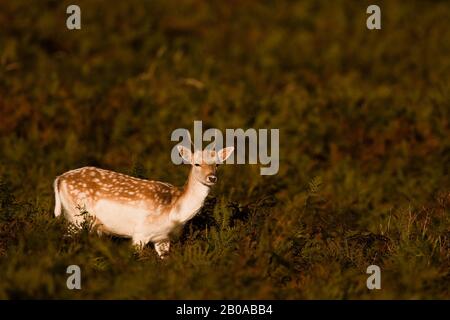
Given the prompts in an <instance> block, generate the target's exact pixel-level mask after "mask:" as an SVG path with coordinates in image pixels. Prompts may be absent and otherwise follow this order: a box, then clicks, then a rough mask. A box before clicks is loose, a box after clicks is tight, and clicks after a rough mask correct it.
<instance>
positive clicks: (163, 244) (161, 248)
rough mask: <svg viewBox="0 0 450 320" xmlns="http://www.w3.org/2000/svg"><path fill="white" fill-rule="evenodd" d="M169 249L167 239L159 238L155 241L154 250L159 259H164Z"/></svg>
mask: <svg viewBox="0 0 450 320" xmlns="http://www.w3.org/2000/svg"><path fill="white" fill-rule="evenodd" d="M169 249H170V241H169V240H161V241H159V242H156V243H155V250H156V252H157V253H158V255H159V257H160V258H161V259H164V258H165V257H166V256H167V254H168V253H169Z"/></svg>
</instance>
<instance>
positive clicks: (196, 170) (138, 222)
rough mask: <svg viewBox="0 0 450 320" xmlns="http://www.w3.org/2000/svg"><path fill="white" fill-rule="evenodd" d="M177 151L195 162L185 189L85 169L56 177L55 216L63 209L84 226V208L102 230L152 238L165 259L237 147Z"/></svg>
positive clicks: (140, 242)
mask: <svg viewBox="0 0 450 320" xmlns="http://www.w3.org/2000/svg"><path fill="white" fill-rule="evenodd" d="M178 151H179V153H180V155H181V157H182V158H183V159H184V160H185V161H187V162H188V163H190V164H191V165H192V168H191V171H190V173H189V178H188V180H187V182H186V183H185V185H184V187H182V188H177V187H175V186H173V185H171V184H168V183H164V182H160V181H152V180H145V179H138V178H135V177H131V176H127V175H125V174H121V173H117V172H113V171H108V170H103V169H99V168H95V167H83V168H80V169H76V170H72V171H68V172H66V173H64V174H62V175H60V176H59V177H57V178H56V179H55V181H54V191H55V216H56V217H58V216H59V215H60V214H61V213H62V212H64V216H65V218H66V219H67V220H69V221H70V222H71V223H72V224H74V225H75V226H77V227H78V228H80V226H81V225H82V222H83V221H85V220H84V219H86V216H85V215H82V214H80V208H83V210H85V211H87V213H88V214H89V216H91V217H92V218H93V221H94V223H93V225H94V226H95V227H96V228H97V231H99V232H101V233H107V234H112V235H116V236H120V237H127V238H131V239H132V243H133V244H134V245H135V246H137V247H138V248H143V247H144V246H145V245H146V244H147V243H148V242H152V243H154V245H155V249H156V252H157V253H158V255H159V256H160V257H161V258H164V256H165V255H166V254H167V253H168V252H169V246H170V235H171V233H172V232H173V231H175V230H177V229H178V230H179V229H180V228H181V227H182V226H183V225H184V224H185V223H186V222H187V221H189V220H190V219H192V218H193V217H194V216H195V214H196V213H197V212H198V211H199V210H200V208H201V207H202V205H203V201H204V200H205V198H206V196H207V195H208V193H209V191H210V188H211V187H212V186H213V185H214V184H215V183H216V181H217V176H216V170H217V166H218V164H219V163H223V162H224V161H225V160H226V159H227V158H228V157H229V156H230V155H231V154H232V152H233V151H234V147H228V148H224V149H221V150H219V151H217V152H216V151H214V150H203V151H201V150H198V151H195V152H194V153H192V152H191V150H190V149H188V148H186V147H183V146H178Z"/></svg>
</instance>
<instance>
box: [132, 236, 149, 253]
mask: <svg viewBox="0 0 450 320" xmlns="http://www.w3.org/2000/svg"><path fill="white" fill-rule="evenodd" d="M148 241H149V239H145V238H141V237H136V236H133V238H132V243H133V247H134V248H135V250H136V251H142V249H144V247H145V245H146V244H147V243H148Z"/></svg>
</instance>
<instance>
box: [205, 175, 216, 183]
mask: <svg viewBox="0 0 450 320" xmlns="http://www.w3.org/2000/svg"><path fill="white" fill-rule="evenodd" d="M206 180H208V182H210V183H216V181H217V177H216V176H213V175H210V176H208V177H207V178H206Z"/></svg>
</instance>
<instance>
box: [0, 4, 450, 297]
mask: <svg viewBox="0 0 450 320" xmlns="http://www.w3.org/2000/svg"><path fill="white" fill-rule="evenodd" d="M377 2H378V4H380V6H381V7H382V19H383V20H382V27H383V29H382V30H380V31H369V30H367V29H366V26H365V23H366V22H365V21H366V17H367V15H366V13H365V11H366V8H367V6H368V5H369V4H372V3H369V2H366V1H344V0H336V1H315V0H310V1H298V2H294V1H276V2H275V1H273V2H269V1H261V2H257V1H221V2H214V3H209V2H206V1H137V0H136V1H114V2H110V1H99V0H96V1H91V0H90V1H87V0H77V1H56V0H54V1H50V0H42V1H41V0H40V1H24V0H15V1H0V298H11V299H16V298H69V299H70V298H106V299H110V298H126V299H131V298H138V299H152V298H154V299H166V298H175V299H178V298H191V299H204V298H210V299H216V298H235V299H239V298H251V299H254V298H276V299H313V298H320V299H322V298H331V299H345V298H351V299H355V298H356V299H380V298H387V299H391V298H394V299H397V298H405V299H422V298H425V299H430V298H438V299H449V298H450V292H449V288H450V271H449V270H450V215H449V210H450V179H449V163H450V139H449V134H450V130H449V119H450V90H449V89H450V28H449V21H450V4H449V3H448V2H447V1H386V2H382V1H377ZM72 3H77V4H78V5H80V7H81V10H82V29H81V30H80V31H68V30H67V29H66V28H65V19H66V17H67V15H66V14H65V9H66V7H67V5H69V4H72ZM194 120H203V121H204V124H205V125H207V126H211V127H217V128H219V129H222V130H223V129H225V128H244V129H246V128H256V129H258V128H279V129H280V149H281V150H280V171H279V173H278V174H277V175H275V176H260V175H259V167H258V166H256V165H235V166H231V165H230V166H223V167H222V168H221V169H220V171H221V172H220V177H219V183H218V185H217V186H216V187H215V188H214V190H213V192H212V193H211V195H210V197H209V198H208V200H207V202H206V205H205V207H204V208H203V210H202V212H201V213H200V214H199V215H198V216H197V217H196V218H194V219H193V220H192V221H191V222H190V223H189V224H188V225H187V226H186V228H185V230H184V233H183V235H182V236H181V238H180V239H179V240H177V241H176V242H174V244H173V246H172V252H171V255H170V258H169V259H167V260H166V261H159V260H158V258H157V257H156V254H155V252H154V250H153V248H151V247H148V248H146V249H145V250H144V252H143V253H142V254H141V255H136V254H134V253H133V251H132V250H131V247H130V243H129V241H127V240H122V239H116V238H108V237H104V238H99V237H97V236H95V235H92V234H89V233H88V232H87V230H83V231H81V232H79V233H77V234H72V235H71V236H68V235H66V232H65V230H66V229H67V225H66V223H65V222H64V220H63V219H55V218H54V217H53V213H52V212H53V205H54V200H53V190H52V182H53V179H54V177H55V176H56V175H58V174H61V173H62V172H64V171H67V170H69V169H74V168H77V167H81V166H84V165H96V166H100V167H102V168H106V169H112V170H115V171H119V172H123V173H127V174H132V175H136V176H143V177H150V178H152V179H160V180H163V181H168V182H171V183H174V184H178V185H182V184H183V183H184V179H185V178H186V177H187V173H188V168H187V166H175V165H173V164H172V163H171V161H170V151H171V149H172V147H173V146H174V143H173V142H171V141H170V134H171V132H172V131H173V130H174V129H176V128H188V129H190V130H192V127H193V121H194ZM71 264H77V265H79V266H80V267H81V269H82V290H79V291H77V290H73V291H70V290H68V289H67V288H66V278H67V276H68V275H67V274H66V268H67V266H68V265H71ZM371 264H377V265H379V266H380V267H381V270H382V290H373V291H370V290H368V289H367V288H366V279H367V277H368V275H367V274H366V268H367V266H368V265H371Z"/></svg>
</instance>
